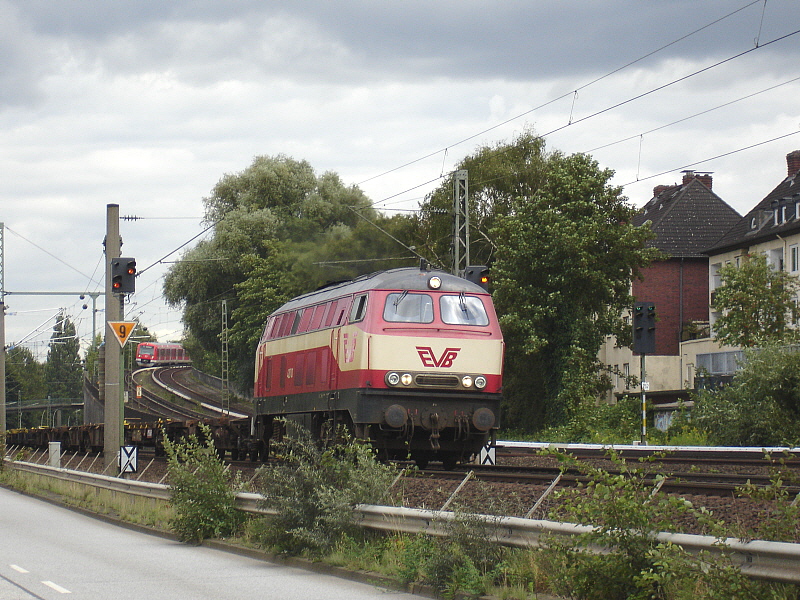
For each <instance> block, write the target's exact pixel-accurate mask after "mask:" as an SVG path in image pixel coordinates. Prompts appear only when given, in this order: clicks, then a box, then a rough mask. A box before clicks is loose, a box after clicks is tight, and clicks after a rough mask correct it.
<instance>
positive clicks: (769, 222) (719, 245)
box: [708, 173, 800, 254]
mask: <svg viewBox="0 0 800 600" xmlns="http://www.w3.org/2000/svg"><path fill="white" fill-rule="evenodd" d="M798 202H800V173H795V175H793V176H791V177H787V178H786V179H784V180H783V181H782V182H781V183H780V184H779V185H778V187H776V188H775V189H774V190H772V191H771V192H770V193H769V194H767V196H766V198H764V199H763V200H762V201H761V202H759V203H758V204H757V205H756V206H755V208H753V209H752V210H751V211H750V212H749V213H747V214H746V215H745V216H744V217H742V218H741V219H740V220H739V222H738V223H736V224H735V225H734V226H733V227H732V228H731V229H730V231H728V232H727V233H726V234H725V235H724V236H723V237H722V238H721V239H719V240H717V242H716V243H715V244H714V245H713V246H712V247H710V249H709V251H708V254H719V253H721V252H725V251H728V250H733V249H735V248H746V247H748V246H752V245H754V244H758V243H760V242H764V241H766V240H769V239H774V238H775V237H776V236H778V235H780V236H782V237H783V236H785V235H789V234H793V233H798V232H800V220H798V218H797V214H798V213H797V210H798V209H797V208H796V204H797V203H798ZM784 207H786V208H785V213H784ZM776 209H777V210H778V211H779V219H778V223H777V224H776V222H775V216H774V211H775V210H776ZM784 217H785V218H784Z"/></svg>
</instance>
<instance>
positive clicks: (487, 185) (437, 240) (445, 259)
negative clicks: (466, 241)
mask: <svg viewBox="0 0 800 600" xmlns="http://www.w3.org/2000/svg"><path fill="white" fill-rule="evenodd" d="M546 165H547V157H546V152H545V144H544V140H543V139H542V138H540V137H537V136H536V135H535V134H534V133H533V132H532V131H525V132H523V133H522V134H520V135H519V136H517V137H516V138H515V139H514V140H512V141H511V142H510V143H503V142H500V143H497V144H495V145H493V146H481V147H480V148H478V150H477V151H476V152H475V153H474V154H472V155H470V156H467V157H466V158H464V159H463V160H462V161H461V162H459V164H458V166H457V169H458V170H462V169H463V170H466V171H467V173H468V187H469V197H468V208H469V220H470V262H471V263H472V264H475V265H487V264H490V263H492V262H493V261H494V259H495V256H496V254H497V245H496V241H495V239H494V238H493V236H492V235H491V230H492V228H493V227H494V225H495V223H496V221H497V219H498V218H500V217H501V216H503V215H506V214H508V213H509V211H510V210H512V206H513V202H514V199H515V198H519V197H528V196H531V195H532V194H534V193H535V191H536V190H537V189H539V187H540V186H541V183H542V180H543V178H544V173H545V168H546ZM416 220H417V227H416V228H415V245H416V246H417V248H418V250H420V251H421V253H422V254H424V255H425V256H426V257H427V258H429V259H430V260H431V261H432V262H434V263H438V265H439V266H441V267H444V268H446V269H449V268H450V265H451V264H452V239H453V178H452V177H450V178H448V179H447V181H446V182H445V183H444V184H443V185H441V186H439V187H438V188H437V189H436V190H435V191H434V192H433V193H431V194H430V195H429V196H428V197H427V198H426V199H425V201H424V202H423V203H422V204H421V206H420V212H419V214H418V216H417V217H416Z"/></svg>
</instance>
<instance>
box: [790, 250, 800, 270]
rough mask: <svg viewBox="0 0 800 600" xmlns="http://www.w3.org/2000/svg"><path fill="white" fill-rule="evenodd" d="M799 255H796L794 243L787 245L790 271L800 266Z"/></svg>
mask: <svg viewBox="0 0 800 600" xmlns="http://www.w3.org/2000/svg"><path fill="white" fill-rule="evenodd" d="M798 259H800V256H798V246H797V244H795V245H794V246H789V266H790V267H791V269H792V273H794V272H795V271H797V270H798V268H800V262H798Z"/></svg>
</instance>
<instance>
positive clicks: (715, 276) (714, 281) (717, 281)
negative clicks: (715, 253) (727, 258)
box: [710, 263, 722, 292]
mask: <svg viewBox="0 0 800 600" xmlns="http://www.w3.org/2000/svg"><path fill="white" fill-rule="evenodd" d="M721 268H722V263H714V264H713V265H711V273H710V275H711V291H712V292H713V291H714V290H715V289H717V288H718V287H719V286H721V285H722V278H721V277H720V276H719V270H720V269H721Z"/></svg>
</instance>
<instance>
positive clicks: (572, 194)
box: [492, 152, 658, 428]
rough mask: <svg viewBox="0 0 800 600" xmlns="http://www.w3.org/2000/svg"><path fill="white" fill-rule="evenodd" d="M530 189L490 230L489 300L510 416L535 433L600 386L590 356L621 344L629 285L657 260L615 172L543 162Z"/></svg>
mask: <svg viewBox="0 0 800 600" xmlns="http://www.w3.org/2000/svg"><path fill="white" fill-rule="evenodd" d="M543 160H544V162H545V165H544V166H543V169H542V171H543V176H542V180H541V182H540V184H539V186H538V188H537V189H535V190H533V191H532V193H529V194H527V195H525V196H519V197H517V198H515V199H514V200H513V201H512V202H511V205H510V210H509V212H508V214H506V215H503V216H500V217H499V218H498V219H497V225H496V226H495V227H494V228H493V229H492V234H493V237H494V239H495V241H496V244H497V260H496V262H495V263H494V266H493V269H492V273H493V281H494V285H495V288H494V289H495V293H494V298H495V301H496V304H497V307H498V310H499V311H500V313H501V324H502V326H503V332H504V335H505V337H506V344H507V347H508V352H507V354H506V356H507V363H506V365H507V368H506V374H507V380H506V381H507V384H508V385H507V386H506V392H507V395H508V396H509V401H510V403H511V407H510V408H511V414H512V415H514V417H515V418H516V417H519V418H520V422H523V423H527V424H528V425H529V426H534V427H536V428H538V427H540V426H542V425H559V424H563V423H564V422H565V421H566V420H568V419H569V418H570V417H571V416H573V415H574V414H576V412H577V408H578V407H579V406H580V405H581V404H582V403H583V402H587V401H590V402H593V401H594V400H595V398H596V397H597V394H598V393H599V392H600V391H601V390H602V389H603V388H604V386H605V385H607V381H606V380H605V378H603V377H600V375H599V372H600V370H601V369H602V365H600V364H599V363H598V361H597V353H598V351H599V349H600V346H601V344H602V343H603V340H604V338H605V336H607V335H616V336H617V339H620V340H625V339H626V337H629V332H628V328H627V327H626V326H625V324H624V322H623V320H622V318H621V315H622V314H623V311H624V310H625V309H626V308H627V307H629V306H631V304H632V302H633V299H632V297H631V295H630V284H631V281H632V279H633V278H634V277H637V276H639V273H640V270H641V269H642V268H643V267H645V266H647V265H648V264H650V262H651V261H652V260H654V259H655V258H657V256H658V253H657V252H656V251H655V250H654V249H648V248H645V242H646V241H647V240H648V239H649V238H650V237H652V233H651V232H650V230H649V228H647V227H634V226H633V225H632V224H631V218H632V217H633V215H634V214H635V212H636V209H635V208H634V207H633V206H631V205H630V204H628V203H627V202H626V199H625V198H624V197H623V196H622V195H621V189H620V188H618V187H613V186H610V185H609V184H608V181H609V180H610V178H611V176H612V175H613V172H612V171H610V170H607V169H600V168H599V167H598V164H597V162H596V161H594V160H593V159H592V158H591V157H589V156H587V155H582V154H576V155H572V156H565V155H562V154H560V153H557V152H556V153H553V154H550V155H549V156H547V157H546V158H543Z"/></svg>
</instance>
